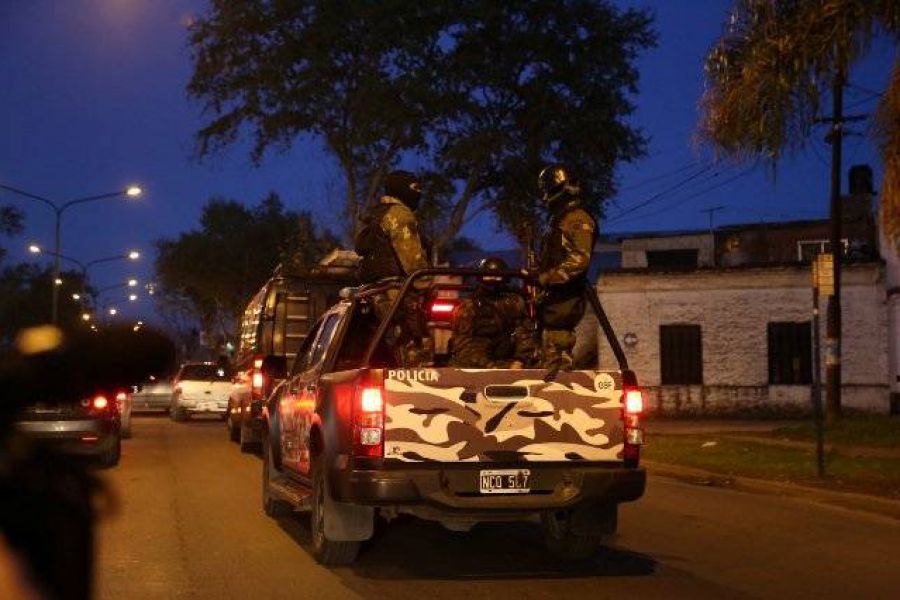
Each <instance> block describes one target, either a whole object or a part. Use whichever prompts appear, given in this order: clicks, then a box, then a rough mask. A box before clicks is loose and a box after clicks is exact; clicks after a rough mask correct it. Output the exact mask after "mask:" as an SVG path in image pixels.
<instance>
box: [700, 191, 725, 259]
mask: <svg viewBox="0 0 900 600" xmlns="http://www.w3.org/2000/svg"><path fill="white" fill-rule="evenodd" d="M720 210H725V207H724V206H722V205H719V206H710V207H709V208H704V209H702V210H701V211H700V212H705V213H707V214H709V239H710V241H711V242H712V264H713V266H714V267H715V266H717V265H718V263H719V258H718V251H719V249H718V248H717V247H716V234H715V232H714V231H713V215H715V214H716V212H717V211H720Z"/></svg>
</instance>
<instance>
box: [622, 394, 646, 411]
mask: <svg viewBox="0 0 900 600" xmlns="http://www.w3.org/2000/svg"><path fill="white" fill-rule="evenodd" d="M625 412H626V414H629V415H639V414H641V413H642V412H644V395H643V394H642V393H641V390H638V389H630V390H625Z"/></svg>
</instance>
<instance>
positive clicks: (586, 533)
mask: <svg viewBox="0 0 900 600" xmlns="http://www.w3.org/2000/svg"><path fill="white" fill-rule="evenodd" d="M479 274H483V273H481V272H480V271H477V270H474V269H426V270H422V271H419V272H417V273H415V274H413V275H412V276H411V277H410V278H409V279H408V280H407V281H405V282H400V283H399V284H393V285H401V284H402V289H401V291H400V295H401V297H402V295H404V294H407V293H410V292H412V291H413V289H414V288H413V287H412V282H413V280H415V279H417V278H419V277H428V278H429V280H430V281H431V282H432V285H431V288H430V290H429V292H428V293H427V294H426V297H425V298H424V301H423V302H422V306H423V310H424V311H426V314H427V315H428V317H427V318H428V324H429V327H430V328H431V329H432V330H433V331H436V330H439V329H441V328H442V327H443V328H444V329H446V328H447V325H448V323H449V319H452V310H448V309H447V305H448V304H450V305H452V304H454V303H455V302H458V299H459V298H462V297H465V295H466V294H467V293H468V291H470V290H471V289H472V286H473V285H474V282H475V278H476V277H477V276H478V275H479ZM503 275H504V276H505V277H507V278H509V280H510V281H512V280H514V279H515V278H518V277H521V275H520V274H518V273H517V272H508V273H504V274H503ZM438 281H453V282H455V283H453V284H437V283H435V282H438ZM520 284H522V285H524V283H522V282H521V280H520ZM388 285H392V284H388ZM383 291H384V290H383V289H379V288H374V289H364V290H350V291H348V293H345V294H343V296H344V298H343V299H342V300H341V301H340V302H338V303H337V304H336V305H334V306H333V307H332V308H330V309H329V310H328V311H327V312H325V313H324V314H323V315H322V317H321V318H320V319H319V320H318V322H317V323H316V325H315V326H314V328H313V329H312V330H311V331H310V333H309V335H308V336H307V338H306V340H305V343H304V344H303V346H302V348H301V349H300V351H299V352H298V354H297V356H296V359H295V361H294V363H293V365H292V367H291V368H290V371H289V372H288V373H285V374H283V375H284V377H285V379H284V381H283V382H282V383H281V384H280V385H279V386H278V387H277V388H276V389H275V390H274V391H273V393H272V394H271V396H270V397H269V399H268V400H267V402H266V405H265V408H264V411H263V418H264V427H265V437H264V443H263V477H262V500H263V507H264V510H265V512H266V513H267V514H269V515H271V516H278V515H285V514H288V513H290V512H292V511H309V512H310V523H311V533H312V551H313V554H314V555H315V558H316V559H317V560H318V561H319V562H321V563H322V564H326V565H338V564H347V563H350V562H352V561H353V560H354V559H355V557H356V555H357V552H358V550H359V547H360V544H361V543H362V542H363V541H365V540H367V539H369V538H370V537H371V536H372V532H373V523H374V519H375V518H376V516H379V517H381V518H383V519H386V520H387V521H390V520H391V519H392V518H394V517H395V516H397V515H398V514H401V513H406V514H411V515H414V516H416V517H419V518H424V519H430V520H435V521H438V522H440V523H442V524H443V525H444V526H445V527H447V528H449V529H452V530H455V531H466V530H468V529H469V528H471V527H472V526H473V525H474V524H476V523H479V522H485V521H537V522H539V523H540V524H541V526H542V527H543V532H544V537H545V540H546V543H547V546H548V548H549V550H550V551H552V552H554V553H555V554H557V555H559V556H561V557H563V558H571V559H578V558H584V557H587V556H590V555H592V554H593V553H595V552H596V551H597V550H598V549H599V546H600V544H601V542H602V540H603V539H604V536H607V535H609V534H611V533H613V532H614V531H615V530H616V522H617V518H616V517H617V508H618V505H619V504H620V503H622V502H628V501H632V500H636V499H637V498H639V497H640V496H641V495H642V494H643V492H644V485H645V472H644V470H643V469H642V468H641V467H640V466H639V458H640V446H641V444H642V442H643V431H642V429H641V422H640V415H641V412H642V408H643V401H642V396H641V391H640V389H639V388H638V387H637V381H636V379H635V376H634V374H633V373H632V372H631V371H629V370H628V368H627V363H626V360H625V356H624V353H623V352H622V350H621V347H620V346H619V344H618V342H617V340H616V338H615V336H614V334H613V331H612V328H611V327H610V325H609V322H608V320H607V319H606V316H605V314H604V313H603V309H602V306H601V305H600V303H599V301H598V299H597V296H596V293H595V292H594V291H593V289H591V288H590V287H588V288H587V289H586V290H585V294H586V296H587V297H588V300H589V301H590V302H589V305H590V306H591V307H593V309H594V311H595V313H597V317H598V320H599V322H600V324H601V326H602V330H603V331H604V333H605V336H606V338H607V341H608V342H609V346H610V348H611V349H612V351H613V352H614V353H615V355H616V357H617V359H618V362H619V365H620V369H619V370H615V371H597V370H580V371H563V372H557V373H553V372H548V371H545V370H542V369H519V370H516V369H464V368H450V367H447V366H443V365H445V364H446V362H447V356H446V354H445V353H444V354H442V352H444V350H443V349H442V348H440V345H439V347H438V351H437V353H436V355H435V360H434V365H433V366H429V367H417V368H404V367H403V366H402V365H398V364H396V362H395V358H394V356H395V353H394V352H392V351H391V347H390V339H391V332H392V330H393V327H392V323H393V319H394V316H395V315H396V314H397V310H398V305H399V302H397V303H395V304H394V305H393V307H392V309H391V310H390V312H389V313H388V315H387V317H386V318H385V319H384V320H383V321H382V322H378V319H376V317H375V311H374V309H373V296H374V295H376V294H378V293H383ZM451 343H452V341H451ZM445 345H446V344H445Z"/></svg>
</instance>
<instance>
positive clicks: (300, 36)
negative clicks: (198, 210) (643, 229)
mask: <svg viewBox="0 0 900 600" xmlns="http://www.w3.org/2000/svg"><path fill="white" fill-rule="evenodd" d="M650 20H651V19H650V17H649V16H648V14H647V13H646V12H642V11H635V10H620V9H617V8H615V7H613V6H612V5H611V4H610V3H609V2H607V1H605V0H564V1H559V0H557V1H550V0H539V1H526V0H516V1H512V2H503V3H497V2H491V1H488V0H460V1H453V0H443V1H435V2H427V3H413V2H402V1H400V0H390V1H385V2H377V3H373V2H367V1H364V0H356V1H352V0H350V1H347V2H340V3H333V2H316V1H311V0H308V1H306V2H272V1H265V0H254V1H248V2H240V3H235V2H228V1H227V0H213V1H212V4H211V9H210V11H209V12H208V13H207V15H206V16H205V17H203V18H201V19H200V20H199V21H198V22H197V24H196V25H195V26H194V28H193V30H192V32H191V45H192V49H193V57H194V73H193V77H192V79H191V82H190V84H189V86H188V91H189V93H190V94H191V95H192V96H193V97H194V98H196V99H198V100H200V101H202V102H203V105H204V108H205V110H206V112H207V114H209V115H210V117H211V118H210V120H209V121H208V122H207V124H206V125H205V126H204V127H203V128H202V129H201V130H200V131H199V132H198V135H197V138H198V142H199V152H200V154H201V155H205V154H208V153H209V152H211V151H213V150H216V149H218V148H220V147H222V146H225V145H228V144H230V143H232V142H234V141H235V140H236V139H237V138H238V137H239V136H240V135H241V134H242V132H244V131H245V130H249V132H250V135H251V136H252V138H253V140H254V150H253V153H252V156H253V158H254V160H256V161H259V160H261V157H262V156H263V154H264V152H265V151H266V150H267V149H268V148H270V147H271V148H285V147H287V146H289V145H290V144H291V143H292V142H293V140H294V139H295V138H297V137H298V136H316V137H317V138H319V139H321V140H322V141H323V142H324V144H325V147H326V148H327V150H328V151H329V152H330V153H331V154H332V155H333V156H334V157H335V158H336V159H337V162H338V164H339V165H340V167H341V169H342V172H343V175H344V183H345V188H346V194H347V195H346V200H345V214H346V216H347V218H348V228H347V229H348V231H347V232H348V233H350V232H352V231H353V230H354V228H355V227H356V222H357V217H358V215H359V212H360V210H361V209H362V208H363V207H365V206H366V205H367V204H369V203H371V202H373V201H374V200H375V198H376V197H377V194H378V192H379V187H380V184H381V181H382V178H383V176H384V174H385V172H386V171H387V170H389V169H390V168H391V167H393V166H395V165H396V164H398V163H399V162H400V161H401V160H403V159H407V158H413V157H415V158H416V159H417V162H418V164H419V171H421V172H422V174H423V175H424V178H425V179H426V180H427V181H426V186H425V187H426V188H427V191H428V196H427V200H428V202H427V203H426V205H425V206H424V207H423V209H422V211H421V212H422V214H421V217H420V218H421V219H422V221H423V222H424V227H423V229H424V230H426V232H427V233H430V234H431V238H432V241H433V244H432V245H433V247H434V249H435V250H441V249H443V248H445V247H446V246H447V245H448V244H449V243H450V242H451V240H453V238H454V237H455V236H456V235H457V234H458V233H459V231H460V229H461V228H462V226H463V225H464V224H465V223H466V221H467V219H470V218H471V217H472V216H473V213H476V212H478V211H480V210H485V209H490V210H492V211H493V213H494V214H495V215H496V217H497V218H498V221H499V222H500V223H501V225H502V226H503V227H504V228H506V229H507V230H509V231H511V232H513V233H514V234H516V235H517V236H518V237H520V238H524V237H527V236H528V234H529V233H530V230H531V229H533V227H532V225H533V224H534V222H535V220H536V217H537V212H538V208H539V207H538V204H539V203H538V201H537V198H536V196H537V189H536V183H535V180H536V176H537V173H538V172H539V170H540V168H541V167H542V166H544V164H546V163H547V162H550V161H564V162H568V163H571V164H572V166H573V168H574V169H575V170H576V171H578V172H579V174H580V175H581V178H582V183H583V186H584V188H585V191H586V192H587V193H586V195H587V197H588V198H589V199H590V201H591V208H592V209H593V210H594V211H595V212H599V210H600V206H601V203H602V201H603V200H605V199H606V198H608V197H609V196H610V195H612V193H613V192H614V182H613V175H614V170H615V167H616V164H617V163H618V162H619V161H628V160H632V159H634V158H636V157H638V156H640V154H641V152H642V150H643V147H644V138H643V137H642V136H641V134H640V132H639V131H638V130H637V129H635V128H634V127H633V126H631V125H629V124H628V123H627V122H626V118H627V117H628V116H629V115H630V114H631V112H632V110H633V107H632V105H631V103H630V101H629V97H630V95H631V94H634V93H635V92H636V83H637V71H636V69H635V68H634V66H633V62H634V60H635V59H636V57H637V55H638V54H639V52H640V51H641V50H643V49H644V48H647V47H649V46H651V45H653V44H654V42H655V36H654V34H653V33H652V31H651V30H650ZM523 223H525V224H526V226H525V227H524V228H523V227H522V224H523Z"/></svg>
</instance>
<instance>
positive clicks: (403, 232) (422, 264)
mask: <svg viewBox="0 0 900 600" xmlns="http://www.w3.org/2000/svg"><path fill="white" fill-rule="evenodd" d="M356 252H357V254H359V255H360V256H361V257H362V260H361V261H360V267H359V278H360V281H361V282H362V283H363V284H372V283H377V282H382V281H386V280H390V279H396V280H397V281H398V282H399V283H402V281H403V279H405V278H406V277H407V276H408V275H410V274H411V273H413V272H415V271H418V270H419V269H424V268H427V267H428V261H427V260H426V258H425V251H424V249H423V248H422V241H421V239H420V238H419V226H418V222H417V221H416V216H415V214H414V213H413V211H412V210H410V209H409V207H407V206H406V205H405V204H404V203H403V202H401V201H400V200H398V199H397V198H393V197H391V196H383V197H382V198H381V202H379V204H378V205H377V206H376V207H375V208H373V209H372V210H371V211H370V212H369V214H368V215H366V217H365V219H364V220H363V229H362V230H361V231H360V232H359V234H358V235H357V236H356ZM428 285H429V282H428V281H427V280H424V279H420V280H418V281H417V282H416V283H415V284H414V286H415V288H416V290H413V291H410V293H408V294H407V295H406V297H405V298H404V299H403V300H402V302H401V304H400V306H399V307H398V310H397V314H396V316H395V323H396V327H395V328H394V330H393V331H391V335H392V337H393V339H392V340H391V342H392V345H393V346H394V348H395V349H396V350H398V352H397V354H398V360H399V362H400V363H401V364H402V365H403V366H416V365H419V364H422V363H423V362H427V358H426V356H427V355H428V354H429V348H427V347H426V346H427V342H426V343H423V338H425V336H426V335H427V333H428V332H427V328H426V326H425V314H424V311H423V310H422V294H421V290H422V289H424V288H427V287H428ZM399 294H400V289H399V287H397V288H390V289H388V290H386V291H385V292H384V293H381V294H377V295H376V296H375V297H374V298H373V302H374V304H375V314H376V315H377V317H378V319H379V320H382V319H384V318H385V316H387V313H388V310H389V309H390V307H391V305H392V304H393V303H394V301H395V300H396V299H397V296H398V295H399ZM429 341H430V340H429Z"/></svg>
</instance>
